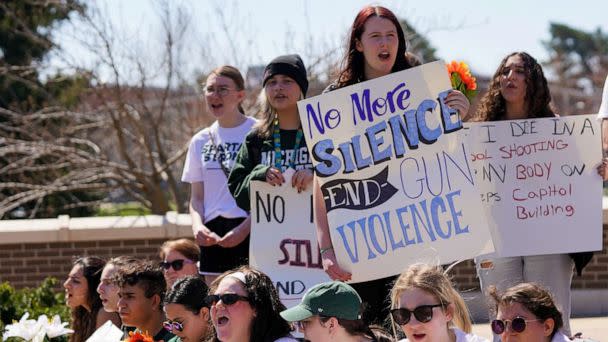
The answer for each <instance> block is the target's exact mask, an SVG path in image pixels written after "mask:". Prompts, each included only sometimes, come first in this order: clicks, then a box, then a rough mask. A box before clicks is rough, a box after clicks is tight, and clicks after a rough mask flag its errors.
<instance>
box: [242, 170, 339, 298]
mask: <svg viewBox="0 0 608 342" xmlns="http://www.w3.org/2000/svg"><path fill="white" fill-rule="evenodd" d="M293 174H294V171H293V169H291V168H290V169H287V171H285V173H284V174H283V176H284V177H285V183H284V184H283V185H282V186H272V185H270V184H268V183H266V182H260V181H254V182H251V189H250V191H251V235H250V245H249V246H250V247H249V251H250V252H249V264H250V265H251V266H253V267H255V268H257V269H259V270H261V271H262V272H264V273H266V274H267V275H268V276H269V277H270V279H272V281H273V282H274V283H275V285H276V288H277V291H278V293H279V296H280V297H281V301H282V302H283V304H285V306H286V307H288V308H290V307H292V306H294V305H296V304H299V303H300V300H301V299H302V296H304V293H305V292H306V290H308V289H309V288H310V287H312V286H314V285H316V284H318V283H322V282H325V281H329V280H330V279H329V277H328V276H327V274H326V273H325V271H323V265H322V263H321V254H320V252H319V247H318V246H317V235H316V232H315V226H314V224H313V214H312V213H313V208H312V189H310V186H309V189H307V190H306V191H304V192H302V193H298V191H297V190H296V189H295V188H293V187H292V186H291V177H292V175H293Z"/></svg>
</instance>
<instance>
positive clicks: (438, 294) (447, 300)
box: [391, 263, 472, 333]
mask: <svg viewBox="0 0 608 342" xmlns="http://www.w3.org/2000/svg"><path fill="white" fill-rule="evenodd" d="M411 288H418V289H421V290H423V291H425V292H427V293H429V294H431V295H432V296H434V297H435V298H436V299H437V300H439V302H440V303H441V304H442V305H443V309H444V310H445V308H446V307H447V306H448V305H449V304H454V317H453V318H452V323H453V324H454V325H455V326H456V327H457V328H459V329H461V330H463V331H464V332H466V333H470V332H471V328H472V324H471V318H470V316H469V310H468V309H467V306H466V305H465V303H464V300H463V299H462V297H461V296H460V294H459V293H458V291H456V289H455V288H454V286H453V285H452V281H451V280H450V278H449V277H448V275H447V274H446V272H444V270H443V268H442V267H441V266H433V265H428V264H421V263H419V264H413V265H411V266H410V267H408V268H407V269H406V270H405V271H403V273H401V274H400V275H399V278H397V280H396V281H395V284H394V285H393V288H392V289H391V309H395V308H397V304H398V302H399V297H400V296H401V293H402V292H403V291H405V290H408V289H411ZM391 320H392V316H391ZM392 325H393V332H395V323H394V322H393V324H392Z"/></svg>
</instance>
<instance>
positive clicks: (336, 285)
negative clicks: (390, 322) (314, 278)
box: [281, 281, 392, 342]
mask: <svg viewBox="0 0 608 342" xmlns="http://www.w3.org/2000/svg"><path fill="white" fill-rule="evenodd" d="M281 317H283V318H284V319H285V320H286V321H288V322H295V323H296V325H297V327H298V329H299V330H300V332H301V333H303V334H304V338H305V339H306V340H307V341H310V342H324V341H330V340H333V341H344V342H349V341H377V342H384V341H392V339H390V337H389V336H388V334H386V332H384V331H383V330H382V329H380V328H377V327H369V326H368V325H366V324H365V323H364V322H363V320H362V319H361V297H359V295H358V294H357V291H355V289H353V288H352V287H351V286H350V285H348V284H346V283H342V282H339V281H331V282H327V283H321V284H319V285H316V286H314V287H311V288H310V289H309V290H308V291H307V292H306V293H305V294H304V297H303V298H302V302H301V303H300V304H298V305H296V306H294V307H292V308H291V309H287V310H284V311H282V312H281Z"/></svg>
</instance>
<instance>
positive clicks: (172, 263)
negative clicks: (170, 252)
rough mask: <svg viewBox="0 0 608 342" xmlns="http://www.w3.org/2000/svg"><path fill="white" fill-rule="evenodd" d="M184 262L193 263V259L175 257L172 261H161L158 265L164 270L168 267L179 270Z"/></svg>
mask: <svg viewBox="0 0 608 342" xmlns="http://www.w3.org/2000/svg"><path fill="white" fill-rule="evenodd" d="M184 264H194V261H192V260H189V259H176V260H173V261H161V262H160V263H159V264H158V265H159V266H160V267H161V268H162V269H163V270H165V271H168V270H169V269H170V268H173V269H174V270H175V271H179V270H181V269H182V268H184Z"/></svg>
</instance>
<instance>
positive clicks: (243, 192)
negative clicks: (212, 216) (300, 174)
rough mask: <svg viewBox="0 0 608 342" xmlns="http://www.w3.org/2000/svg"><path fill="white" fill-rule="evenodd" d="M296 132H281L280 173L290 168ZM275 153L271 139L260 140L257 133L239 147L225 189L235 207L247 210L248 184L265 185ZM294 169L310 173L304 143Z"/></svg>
mask: <svg viewBox="0 0 608 342" xmlns="http://www.w3.org/2000/svg"><path fill="white" fill-rule="evenodd" d="M296 135H297V130H281V172H285V170H287V168H288V167H289V161H290V159H291V158H293V152H294V151H293V149H294V145H295V143H296ZM290 157H291V158H290ZM274 159H275V151H274V142H273V137H272V135H271V136H270V137H268V138H262V137H260V136H259V135H258V134H257V132H256V130H254V131H252V132H250V133H249V134H248V135H247V137H246V138H245V142H244V143H243V144H242V145H241V149H240V150H239V152H238V154H237V156H236V160H235V162H234V167H233V168H232V171H231V172H230V176H229V177H228V188H229V189H230V192H231V193H232V196H234V199H235V200H236V204H237V205H238V206H239V207H240V208H241V209H243V210H245V211H247V212H248V211H249V210H250V203H249V182H251V181H252V180H259V181H265V180H266V171H268V168H269V167H270V166H274ZM294 164H295V169H296V171H297V170H302V169H312V160H311V158H310V155H309V154H308V148H307V147H306V142H305V141H304V139H302V141H301V142H300V145H299V148H298V150H297V151H296V156H295V163H294Z"/></svg>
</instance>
